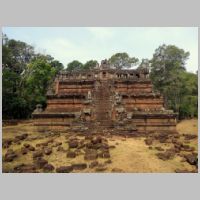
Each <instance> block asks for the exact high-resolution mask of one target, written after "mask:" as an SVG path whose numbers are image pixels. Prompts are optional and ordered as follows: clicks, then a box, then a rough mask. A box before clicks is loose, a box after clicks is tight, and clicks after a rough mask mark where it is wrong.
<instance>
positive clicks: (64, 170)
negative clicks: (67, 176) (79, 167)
mask: <svg viewBox="0 0 200 200" xmlns="http://www.w3.org/2000/svg"><path fill="white" fill-rule="evenodd" d="M71 171H73V167H72V166H61V167H58V168H56V172H57V173H69V172H71Z"/></svg>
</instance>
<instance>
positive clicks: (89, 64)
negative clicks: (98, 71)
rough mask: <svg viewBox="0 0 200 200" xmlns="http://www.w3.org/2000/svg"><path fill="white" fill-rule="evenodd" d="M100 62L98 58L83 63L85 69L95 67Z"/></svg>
mask: <svg viewBox="0 0 200 200" xmlns="http://www.w3.org/2000/svg"><path fill="white" fill-rule="evenodd" d="M97 64H98V62H97V61H96V60H89V61H87V62H86V63H85V64H84V65H83V69H86V70H87V69H94V68H95V67H96V66H97Z"/></svg>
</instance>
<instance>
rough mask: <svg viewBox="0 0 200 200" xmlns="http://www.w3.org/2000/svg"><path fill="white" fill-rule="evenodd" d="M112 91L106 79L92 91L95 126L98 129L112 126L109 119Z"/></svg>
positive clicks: (106, 128) (101, 129)
mask: <svg viewBox="0 0 200 200" xmlns="http://www.w3.org/2000/svg"><path fill="white" fill-rule="evenodd" d="M111 98H112V93H111V91H110V84H109V82H108V81H106V80H105V81H103V80H102V81H101V82H100V84H99V85H98V86H97V87H96V88H95V91H94V106H95V117H96V123H95V126H96V128H95V129H97V130H98V131H103V130H108V129H111V128H113V123H112V120H111V114H110V113H111V109H112V101H111V100H112V99H111Z"/></svg>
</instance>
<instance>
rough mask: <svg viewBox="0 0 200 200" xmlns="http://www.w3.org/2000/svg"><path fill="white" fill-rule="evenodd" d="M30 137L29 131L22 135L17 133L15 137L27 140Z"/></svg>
mask: <svg viewBox="0 0 200 200" xmlns="http://www.w3.org/2000/svg"><path fill="white" fill-rule="evenodd" d="M27 137H28V134H27V133H24V134H21V135H17V136H16V137H15V138H17V139H18V140H25V139H26V138H27Z"/></svg>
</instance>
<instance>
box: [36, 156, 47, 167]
mask: <svg viewBox="0 0 200 200" xmlns="http://www.w3.org/2000/svg"><path fill="white" fill-rule="evenodd" d="M47 163H48V161H47V160H45V159H44V158H41V157H38V158H37V159H36V160H35V164H36V165H37V167H39V168H43V167H44V166H45V165H46V164H47Z"/></svg>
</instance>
